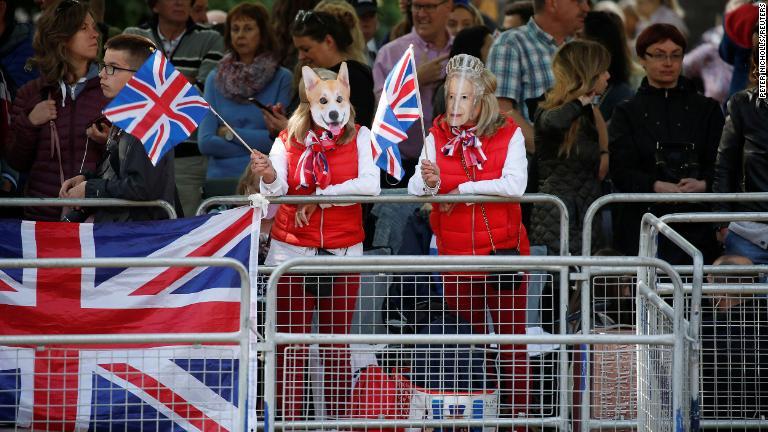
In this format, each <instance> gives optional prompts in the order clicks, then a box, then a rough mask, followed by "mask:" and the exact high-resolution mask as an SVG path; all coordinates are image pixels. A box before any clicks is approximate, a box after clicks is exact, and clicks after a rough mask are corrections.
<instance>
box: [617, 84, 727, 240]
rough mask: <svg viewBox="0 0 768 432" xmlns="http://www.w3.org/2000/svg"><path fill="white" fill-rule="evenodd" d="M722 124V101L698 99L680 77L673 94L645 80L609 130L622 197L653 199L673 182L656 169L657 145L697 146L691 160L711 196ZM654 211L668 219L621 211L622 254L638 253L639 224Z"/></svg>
mask: <svg viewBox="0 0 768 432" xmlns="http://www.w3.org/2000/svg"><path fill="white" fill-rule="evenodd" d="M723 122H724V119H723V113H722V111H721V110H720V107H719V106H718V103H717V101H715V100H714V99H711V98H708V97H706V96H703V95H701V94H698V93H696V90H695V89H694V86H693V85H692V83H691V82H690V81H689V80H687V79H686V78H684V77H680V79H679V80H678V84H677V86H676V87H674V88H671V89H660V88H656V87H652V86H650V85H649V84H648V80H647V78H646V79H643V82H642V84H641V85H640V88H638V90H637V93H636V94H635V96H634V97H632V98H631V99H629V100H627V101H625V102H622V103H621V104H619V105H618V106H617V107H616V109H615V111H614V113H613V117H612V118H611V122H610V125H609V127H608V134H609V140H610V152H611V160H610V172H611V178H612V179H613V182H614V185H615V186H616V188H617V189H618V191H619V192H625V193H652V192H653V184H654V182H656V181H657V180H662V181H668V179H665V178H664V175H663V172H660V171H657V168H656V149H657V144H659V143H662V144H663V143H665V142H688V143H692V144H693V145H694V151H695V155H691V159H692V160H694V161H695V162H697V163H698V174H697V175H695V177H696V178H697V179H699V180H705V181H706V183H707V191H711V190H712V178H713V174H714V163H715V155H716V154H717V146H718V144H719V142H720V134H721V132H722V130H723ZM663 207H666V210H669V211H691V209H690V208H670V207H669V206H663ZM649 210H651V211H652V212H653V213H654V214H656V215H657V216H661V215H662V214H663V213H665V211H662V210H660V209H659V208H652V206H649V205H629V204H623V205H622V206H621V207H620V209H619V210H618V211H617V215H616V220H615V223H614V226H615V227H617V228H618V229H616V230H615V233H614V236H615V237H614V238H615V240H616V245H615V246H616V247H617V249H619V250H621V251H622V252H624V253H632V254H636V253H637V245H638V236H639V228H640V218H641V217H642V215H643V213H644V212H646V211H649ZM696 210H697V211H701V210H706V208H704V207H699V208H697V209H696ZM701 228H702V229H705V228H704V227H701ZM709 228H710V227H706V229H709ZM701 234H702V236H703V234H704V232H702V233H701ZM694 244H695V242H694Z"/></svg>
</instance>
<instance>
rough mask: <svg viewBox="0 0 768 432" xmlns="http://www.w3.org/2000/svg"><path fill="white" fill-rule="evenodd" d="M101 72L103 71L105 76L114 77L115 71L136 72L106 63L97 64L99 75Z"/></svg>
mask: <svg viewBox="0 0 768 432" xmlns="http://www.w3.org/2000/svg"><path fill="white" fill-rule="evenodd" d="M101 71H105V72H106V73H107V75H114V74H115V71H126V72H136V69H127V68H122V67H119V66H112V65H108V64H106V63H99V73H101Z"/></svg>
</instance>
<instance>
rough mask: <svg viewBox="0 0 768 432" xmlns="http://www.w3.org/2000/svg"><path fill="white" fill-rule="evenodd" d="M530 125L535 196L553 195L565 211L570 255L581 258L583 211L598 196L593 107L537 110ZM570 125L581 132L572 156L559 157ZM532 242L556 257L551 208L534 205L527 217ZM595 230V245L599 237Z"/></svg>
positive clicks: (575, 105) (571, 105) (555, 223)
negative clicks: (535, 170) (536, 172)
mask: <svg viewBox="0 0 768 432" xmlns="http://www.w3.org/2000/svg"><path fill="white" fill-rule="evenodd" d="M534 117H535V121H534V123H533V133H534V142H535V143H536V157H537V161H538V165H539V166H538V168H539V192H541V193H546V194H552V195H556V196H557V197H558V198H560V199H562V200H563V202H564V203H565V206H566V208H567V209H568V218H569V219H568V220H569V223H568V224H569V231H570V236H569V239H570V252H571V253H573V254H575V255H578V254H580V253H581V231H582V223H583V221H584V214H585V213H586V210H587V208H588V207H589V206H590V205H591V204H592V202H594V201H595V200H596V199H597V198H599V197H600V195H601V192H602V189H601V187H600V180H599V179H598V178H597V175H598V170H599V167H600V145H599V144H598V133H597V129H596V128H595V117H594V114H593V112H592V106H591V105H587V106H582V105H581V102H579V101H578V100H574V101H572V102H569V103H567V104H564V105H561V106H559V107H556V108H552V109H538V110H537V111H536V114H535V116H534ZM574 122H579V129H578V132H577V133H576V136H575V137H574V142H573V146H572V148H571V152H570V155H568V156H565V155H560V154H559V152H560V146H561V145H562V143H563V141H564V140H565V136H566V134H567V133H568V131H569V130H570V128H571V125H572V124H573V123H574ZM531 222H532V223H531V225H532V226H533V228H532V229H531V231H530V232H531V234H530V236H531V240H532V241H533V242H534V243H535V244H545V245H547V247H548V248H549V252H548V253H549V254H550V255H554V254H558V253H559V252H560V218H559V215H558V214H557V212H554V211H552V206H550V205H547V204H535V205H534V206H533V213H532V216H531ZM598 232H599V230H593V231H592V234H593V239H592V240H593V243H592V244H593V245H596V244H597V240H598V239H597V233H598Z"/></svg>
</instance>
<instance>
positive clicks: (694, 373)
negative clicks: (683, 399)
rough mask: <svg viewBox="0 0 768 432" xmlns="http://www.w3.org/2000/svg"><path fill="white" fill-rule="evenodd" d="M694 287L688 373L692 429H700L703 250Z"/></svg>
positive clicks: (695, 270) (695, 269)
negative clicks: (700, 333)
mask: <svg viewBox="0 0 768 432" xmlns="http://www.w3.org/2000/svg"><path fill="white" fill-rule="evenodd" d="M692 282H693V289H692V290H691V306H690V307H691V311H690V313H691V317H690V333H691V334H690V336H691V340H692V341H691V349H690V352H689V354H688V360H689V363H688V373H689V374H690V384H689V385H690V392H691V401H690V404H691V413H690V419H691V430H694V431H697V430H699V421H700V420H701V411H700V404H699V352H700V350H701V340H700V336H699V332H700V331H701V297H702V291H701V289H702V285H703V283H704V257H703V255H702V254H701V252H699V251H697V253H696V254H695V255H694V257H693V281H692Z"/></svg>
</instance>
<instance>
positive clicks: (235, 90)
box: [216, 53, 278, 103]
mask: <svg viewBox="0 0 768 432" xmlns="http://www.w3.org/2000/svg"><path fill="white" fill-rule="evenodd" d="M277 67H278V64H277V60H275V59H274V58H273V57H272V56H271V55H269V54H260V55H257V56H256V57H255V58H254V59H253V62H252V63H251V64H245V63H243V62H240V61H238V60H236V59H235V56H234V54H233V53H228V54H227V55H225V56H224V58H222V59H221V61H220V62H219V68H218V71H217V72H216V87H217V88H218V89H219V91H221V93H222V94H223V95H224V97H226V98H229V99H233V100H235V101H237V102H240V103H245V102H247V101H248V98H249V97H253V96H256V95H257V94H259V92H261V90H263V89H264V87H266V86H267V85H268V84H269V83H270V82H271V81H272V78H273V77H274V75H275V71H277Z"/></svg>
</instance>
